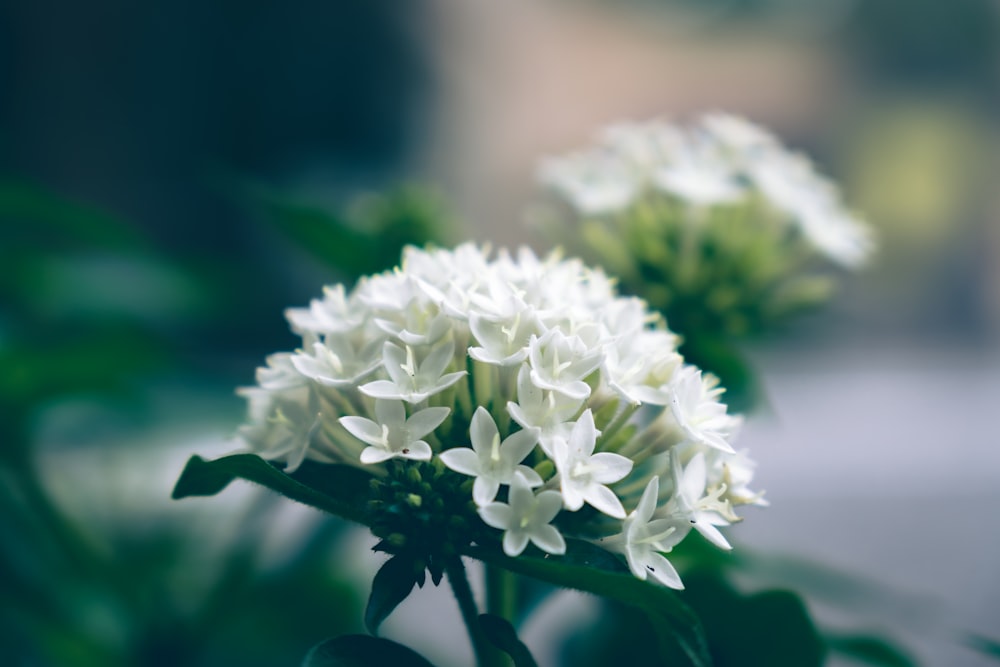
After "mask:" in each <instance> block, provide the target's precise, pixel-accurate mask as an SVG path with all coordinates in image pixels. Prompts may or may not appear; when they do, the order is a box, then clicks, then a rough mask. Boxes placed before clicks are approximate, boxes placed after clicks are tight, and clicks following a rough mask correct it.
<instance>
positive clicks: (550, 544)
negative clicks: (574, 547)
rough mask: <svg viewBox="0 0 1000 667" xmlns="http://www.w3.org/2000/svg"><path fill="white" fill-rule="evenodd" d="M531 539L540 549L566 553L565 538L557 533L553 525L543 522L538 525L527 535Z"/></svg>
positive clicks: (556, 553)
mask: <svg viewBox="0 0 1000 667" xmlns="http://www.w3.org/2000/svg"><path fill="white" fill-rule="evenodd" d="M529 537H530V538H531V541H532V542H534V543H535V546H537V547H538V548H539V549H541V550H542V551H547V552H548V553H550V554H554V555H561V554H564V553H566V540H564V539H563V536H562V535H561V534H560V533H559V531H558V530H557V529H556V527H555V526H552V525H549V524H545V525H544V526H539V527H538V528H536V529H535V530H533V531H532V532H531V534H530V535H529Z"/></svg>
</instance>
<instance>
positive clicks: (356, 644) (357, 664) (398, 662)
mask: <svg viewBox="0 0 1000 667" xmlns="http://www.w3.org/2000/svg"><path fill="white" fill-rule="evenodd" d="M387 665H391V666H392V667H434V666H433V665H432V664H431V663H430V662H428V661H427V659H426V658H424V657H423V656H421V655H420V654H419V653H417V652H416V651H413V650H412V649H409V648H407V647H405V646H403V645H402V644H397V643H396V642H394V641H389V640H388V639H382V638H381V637H369V636H368V635H341V636H340V637H334V638H333V639H327V640H326V641H325V642H322V643H320V644H317V645H316V646H314V647H313V648H312V650H310V651H309V653H308V655H306V659H305V660H304V661H303V662H302V667H386V666H387Z"/></svg>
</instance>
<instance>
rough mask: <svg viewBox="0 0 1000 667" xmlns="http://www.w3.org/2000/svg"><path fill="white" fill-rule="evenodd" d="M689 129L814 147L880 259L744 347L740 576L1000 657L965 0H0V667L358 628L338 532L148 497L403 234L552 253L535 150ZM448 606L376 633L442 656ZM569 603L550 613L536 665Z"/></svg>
mask: <svg viewBox="0 0 1000 667" xmlns="http://www.w3.org/2000/svg"><path fill="white" fill-rule="evenodd" d="M708 110H725V111H731V112H734V113H738V114H741V115H745V116H747V117H749V118H750V119H751V120H754V121H756V122H759V123H761V124H763V125H765V126H767V127H769V128H771V129H772V130H773V131H774V132H775V133H777V134H778V135H779V136H780V137H781V138H782V139H783V140H784V142H785V143H786V144H789V145H791V146H794V147H796V148H799V149H801V150H804V151H806V152H807V153H808V154H810V155H811V156H812V157H813V158H815V160H816V161H817V163H818V164H819V165H820V168H821V170H822V171H823V172H825V173H827V174H829V175H831V176H832V177H833V178H834V179H835V180H837V181H838V182H839V183H841V184H842V186H843V188H844V191H845V196H846V198H847V200H848V201H849V202H851V204H852V205H853V207H855V208H856V209H857V210H859V211H861V212H863V214H864V216H865V217H866V218H867V219H868V220H870V222H871V224H872V225H873V226H874V227H875V228H876V229H877V232H878V236H879V239H880V251H879V254H878V256H877V257H876V259H875V261H874V262H872V265H871V266H870V267H869V268H868V269H866V270H864V271H863V272H861V273H859V274H857V275H850V276H845V279H844V282H843V286H842V289H841V291H840V293H839V295H838V297H837V299H836V300H835V302H834V303H833V304H832V306H831V307H829V308H827V309H825V310H824V311H823V312H822V313H816V314H813V315H810V316H809V317H806V318H803V319H801V320H800V321H799V322H797V323H796V325H795V326H794V327H791V328H790V329H789V330H788V331H785V332H782V334H781V335H780V336H779V337H776V338H773V339H771V340H761V341H759V342H757V343H755V344H754V345H753V346H752V347H751V348H750V349H749V350H748V354H749V355H750V358H751V359H752V361H753V364H754V366H755V367H756V368H757V370H758V371H759V372H760V374H761V377H762V382H763V386H764V388H765V390H766V395H767V402H766V405H765V407H764V408H763V409H762V410H761V411H759V413H758V414H756V415H754V416H753V417H752V418H751V419H750V421H749V424H748V427H747V429H746V432H745V433H744V435H743V437H742V440H741V444H742V445H744V446H746V447H749V448H750V449H751V451H752V452H753V454H754V457H755V458H756V459H758V460H759V463H760V465H759V468H758V480H759V482H758V486H759V487H762V488H765V489H767V493H768V497H769V499H770V500H771V503H772V506H771V507H770V508H768V509H766V510H761V511H754V512H751V513H749V514H750V516H749V517H748V520H747V521H746V522H745V524H743V525H740V526H738V527H736V528H735V529H734V530H733V531H732V535H733V536H734V538H735V540H736V542H737V543H738V545H741V546H742V545H745V546H746V548H747V549H754V550H757V551H758V552H759V553H764V554H774V557H773V559H771V560H770V562H771V563H772V567H771V568H769V569H768V568H764V569H767V570H768V571H767V572H759V573H758V576H757V579H756V580H755V583H756V584H760V582H762V581H763V580H764V579H768V578H769V579H768V581H769V582H770V583H773V584H774V585H779V586H785V587H792V588H796V587H803V588H805V589H808V590H809V591H810V594H811V597H810V604H811V605H812V607H811V608H812V610H813V611H814V613H815V614H816V615H817V617H818V618H821V619H823V620H824V622H826V623H829V624H831V625H832V626H833V627H843V628H845V629H857V628H864V629H869V630H872V631H874V632H878V633H882V634H883V635H885V636H887V637H891V638H892V639H893V640H895V641H898V643H899V645H901V646H903V647H905V648H906V650H907V651H909V652H910V653H911V654H912V655H913V657H915V658H917V659H919V660H921V661H922V663H923V664H928V665H980V664H982V665H987V664H996V661H995V659H993V660H991V659H990V658H988V657H986V656H985V655H984V654H983V652H982V651H976V650H973V649H972V648H970V647H969V643H970V640H969V639H968V638H969V637H970V636H972V635H977V634H979V635H987V636H993V637H997V636H998V635H1000V568H997V565H996V564H997V563H1000V520H998V519H997V514H996V509H995V508H996V507H997V506H998V503H1000V490H998V488H1000V486H998V481H1000V472H998V471H1000V448H998V447H997V435H996V433H997V429H996V427H995V422H996V418H995V411H996V406H997V405H998V404H1000V355H998V346H997V343H998V341H1000V188H998V186H1000V180H998V174H1000V113H998V112H1000V3H998V2H996V1H994V0H949V2H940V1H938V0H687V1H685V0H625V1H617V2H611V1H610V0H608V1H606V2H601V1H599V0H590V1H585V0H572V1H571V0H507V1H506V2H503V3H495V2H492V3H491V2H484V1H481V0H475V1H471V2H470V1H468V0H411V2H407V3H400V2H396V1H394V0H368V1H366V2H358V3H349V2H332V3H331V2H319V1H310V0H293V1H291V2H284V3H276V2H266V1H252V2H244V1H241V2H236V1H234V0H217V1H216V2H207V3H206V2H187V1H184V0H181V1H174V2H165V1H163V2H161V1H159V0H155V1H150V2H144V3H131V2H125V1H123V0H94V1H93V2H89V3H69V2H58V1H57V0H32V1H27V0H22V1H20V2H18V1H11V0H5V1H4V2H0V412H2V418H0V646H2V647H3V649H2V650H3V653H4V654H5V656H6V657H5V659H4V660H3V662H4V663H5V664H12V665H72V666H76V665H176V664H185V665H209V664H245V665H279V664H282V665H285V664H287V665H292V664H297V663H298V661H299V660H300V659H301V657H302V656H303V655H304V654H305V652H306V650H307V649H308V647H309V646H311V645H313V644H315V643H316V642H317V641H319V640H321V639H323V638H325V637H328V636H331V635H335V634H338V633H340V632H346V631H358V630H360V628H361V622H360V621H361V616H360V613H361V612H360V610H361V608H362V607H361V605H362V603H363V600H364V597H365V596H366V595H367V586H368V584H369V582H370V576H371V573H372V571H373V568H374V565H377V563H375V564H374V565H373V564H372V563H371V560H372V559H374V558H375V557H374V556H370V555H369V554H367V553H366V549H367V548H368V547H369V546H370V541H369V542H366V541H365V540H366V538H365V537H364V536H363V535H361V536H358V535H357V534H356V533H354V532H352V531H349V530H347V529H345V528H344V526H343V525H341V524H339V523H337V522H334V521H330V520H328V519H325V518H324V517H321V516H318V515H317V514H316V513H314V512H311V511H308V510H306V509H304V508H299V507H295V506H291V505H290V504H289V503H286V502H284V501H281V500H278V499H275V498H272V497H270V496H268V495H267V494H264V493H259V492H258V491H257V490H255V489H252V488H249V487H246V486H245V485H244V486H239V487H236V486H234V488H231V489H229V490H227V491H226V492H225V493H224V494H222V495H221V496H220V497H218V498H212V499H205V500H204V501H201V500H185V501H183V502H174V501H171V500H170V499H169V492H170V489H171V487H172V484H173V481H174V480H175V479H176V476H177V474H178V473H179V471H180V469H181V467H182V465H183V461H184V460H185V459H186V457H187V456H188V455H189V454H191V453H200V454H203V455H214V454H221V453H224V452H227V451H229V450H230V449H231V448H232V447H233V444H232V443H231V442H229V441H228V440H227V438H228V436H229V435H230V434H231V433H232V432H233V431H234V429H235V427H236V426H237V425H238V424H239V422H240V419H241V417H242V411H243V404H242V401H241V400H239V399H238V398H237V397H236V396H235V395H234V394H233V388H234V387H235V386H238V385H242V384H248V383H251V382H252V378H253V369H254V367H255V366H257V365H258V364H260V363H261V361H262V359H263V357H264V356H265V355H266V354H268V353H270V352H273V351H276V350H282V349H288V348H289V347H290V346H291V345H293V344H294V340H293V338H292V336H291V335H290V334H289V332H288V331H287V328H286V325H285V322H284V320H283V318H282V316H281V313H282V311H283V309H284V308H286V307H288V306H291V305H302V304H305V303H306V302H307V301H308V300H309V299H310V298H312V297H314V296H316V295H317V294H318V292H319V286H320V285H322V284H324V283H329V282H334V281H341V280H344V281H348V282H349V281H352V280H354V278H355V277H356V276H358V275H360V274H363V273H366V272H372V271H376V270H380V269H383V268H387V267H389V266H391V265H392V264H393V263H394V261H395V259H396V258H397V257H398V249H399V247H400V245H401V244H403V243H405V242H409V241H415V242H423V241H427V240H436V241H439V242H455V241H460V240H465V239H474V240H478V241H493V242H494V243H495V244H497V245H511V244H519V243H528V244H531V245H533V246H534V247H536V248H538V249H539V250H544V249H546V245H545V243H544V242H543V241H542V240H541V239H539V238H537V237H534V236H533V235H532V234H531V232H530V230H529V229H527V228H526V226H525V225H524V223H523V219H524V210H525V207H526V205H527V204H528V203H530V201H531V199H532V197H533V196H535V195H536V194H537V191H536V189H535V185H534V182H533V175H534V168H535V164H536V162H537V160H538V159H539V157H541V156H543V155H546V154H552V153H560V152H564V151H567V150H569V149H572V148H573V147H575V146H578V145H582V144H583V143H585V142H587V141H588V140H589V138H590V137H592V136H593V134H594V132H595V131H596V130H598V129H599V128H600V126H602V125H604V124H606V123H610V122H614V121H617V120H628V119H633V120H641V119H645V118H649V117H653V116H667V117H670V118H675V119H678V120H687V119H689V118H691V117H692V116H694V115H696V114H698V113H700V112H703V111H708ZM817 562H818V563H822V564H824V566H826V567H828V568H830V571H831V572H834V573H843V574H844V575H845V576H844V577H843V578H839V577H840V574H837V575H836V576H834V575H831V576H830V577H829V580H824V581H823V582H821V583H817V575H816V573H815V571H812V570H809V567H811V566H804V565H803V563H817ZM428 604H429V605H435V606H436V608H438V609H439V611H440V616H438V618H439V619H440V621H439V622H438V623H436V625H437V626H438V627H437V628H436V629H435V630H434V631H432V632H425V631H424V629H423V628H419V627H418V625H417V624H418V623H419V621H420V620H421V618H426V614H424V615H423V616H421V611H420V610H421V609H426V607H421V605H428ZM450 604H451V603H450V600H448V598H447V595H445V596H444V597H441V596H440V594H439V593H435V592H433V591H428V590H425V591H421V592H420V593H419V594H418V595H416V596H414V597H413V598H411V599H410V600H408V601H407V602H406V603H405V604H404V605H403V607H401V608H400V610H399V612H398V613H397V615H396V616H395V617H394V618H392V619H390V622H389V623H387V625H386V631H387V633H388V634H389V636H395V637H397V638H400V639H401V640H405V641H412V643H413V644H414V646H415V647H417V648H418V649H419V650H421V651H423V652H424V653H426V654H427V655H428V657H432V658H434V659H438V660H440V661H441V664H462V660H463V658H462V657H461V654H459V657H458V658H455V657H454V656H453V657H452V658H451V661H452V662H451V663H448V662H447V660H448V658H447V654H448V653H449V651H450V650H451V647H450V643H456V644H461V642H462V641H463V639H462V638H461V637H458V638H457V639H456V638H455V637H453V636H452V635H455V634H456V633H455V631H454V627H455V626H454V625H452V626H451V627H450V628H449V627H448V624H449V623H450V622H451V621H449V618H451V617H450V616H449V614H451V615H452V617H453V618H454V622H455V623H456V624H457V622H458V621H457V618H458V615H457V611H453V610H451V609H450V607H449V605H450ZM559 604H562V605H563V606H562V607H559ZM587 604H589V602H587V601H586V600H581V599H576V598H574V597H572V596H569V597H568V598H563V601H562V602H561V603H560V602H558V601H557V602H556V603H555V606H554V607H552V609H547V610H540V612H539V614H540V617H539V618H538V619H537V621H538V622H537V623H536V625H535V626H534V629H528V630H526V636H527V637H528V638H529V643H531V644H532V645H533V647H534V648H536V650H538V651H539V656H540V658H541V659H543V660H545V659H546V658H544V657H543V656H545V655H546V653H545V651H546V650H550V648H551V646H553V645H554V643H553V642H552V641H551V638H552V637H553V636H555V635H556V634H558V633H559V632H566V629H565V627H566V625H567V624H569V623H572V622H574V619H580V618H582V619H583V620H581V621H580V622H584V621H585V620H586V618H585V617H586V613H587V612H586V608H587ZM581 609H583V610H584V611H580V610H581ZM570 610H572V613H570ZM543 612H544V613H543ZM574 614H576V616H574ZM580 614H582V616H580ZM560 627H562V628H563V629H562V630H560V629H559V628H560ZM449 637H451V639H449ZM421 642H423V643H422V644H421ZM546 647H549V648H546ZM553 650H554V649H553ZM442 654H443V655H442ZM8 658H9V660H8ZM836 660H837V661H843V662H837V661H832V662H831V664H852V663H850V662H847V659H846V658H843V657H841V658H837V659H836ZM543 664H545V663H544V662H543Z"/></svg>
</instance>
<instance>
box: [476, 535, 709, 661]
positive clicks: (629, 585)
mask: <svg viewBox="0 0 1000 667" xmlns="http://www.w3.org/2000/svg"><path fill="white" fill-rule="evenodd" d="M595 549H597V550H599V548H598V547H595V546H593V545H590V544H588V543H586V542H582V541H580V540H567V555H566V556H564V557H551V556H550V557H547V558H536V557H531V556H528V555H524V554H522V555H521V556H519V557H517V558H509V557H508V556H505V555H504V554H502V553H499V552H495V551H491V550H488V549H483V548H481V547H473V548H470V549H469V550H468V555H469V556H472V557H473V558H478V559H479V560H482V561H484V562H486V563H490V564H492V565H497V566H499V567H502V568H505V569H507V570H510V571H511V572H516V573H518V574H523V575H526V576H529V577H534V578H535V579H540V580H542V581H546V582H548V583H551V584H556V585H557V586H563V587H565V588H573V589H576V590H580V591H585V592H588V593H594V594H595V595H600V596H603V597H606V598H610V599H612V600H617V601H619V602H623V603H625V604H629V605H632V606H634V607H638V608H639V609H641V610H642V611H643V612H645V613H646V614H647V615H648V616H649V617H650V618H651V620H652V621H653V625H654V627H655V629H656V634H657V640H658V642H659V650H660V659H661V661H662V662H664V663H669V664H676V665H683V664H689V665H693V666H694V667H707V666H708V665H711V664H712V659H711V656H710V654H709V650H708V643H707V639H706V636H705V632H704V629H703V628H702V624H701V621H700V620H699V619H698V616H697V615H695V613H694V612H693V611H692V610H691V609H690V608H689V607H688V606H687V605H686V604H685V603H684V602H683V601H682V600H681V599H680V597H678V595H677V594H676V593H674V592H673V591H671V590H669V589H667V588H664V587H662V586H660V585H658V584H655V583H653V582H650V581H640V580H639V579H636V578H635V577H634V576H632V574H630V573H628V572H627V571H624V572H623V571H620V570H622V569H624V568H622V567H621V565H620V564H619V565H618V566H617V569H619V571H613V570H610V569H598V568H599V567H601V564H603V565H607V566H610V564H611V563H612V562H613V561H617V559H615V558H614V557H613V556H610V554H605V557H601V558H598V557H597V555H596V552H595V551H594V550H595ZM600 551H603V550H600ZM681 660H683V662H682V661H681Z"/></svg>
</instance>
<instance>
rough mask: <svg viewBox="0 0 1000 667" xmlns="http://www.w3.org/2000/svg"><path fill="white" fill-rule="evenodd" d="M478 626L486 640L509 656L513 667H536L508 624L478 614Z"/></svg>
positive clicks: (487, 615) (491, 616)
mask: <svg viewBox="0 0 1000 667" xmlns="http://www.w3.org/2000/svg"><path fill="white" fill-rule="evenodd" d="M479 625H480V627H482V629H483V634H484V635H486V639H488V640H489V641H490V643H491V644H493V645H494V646H496V647H497V648H498V649H500V650H501V651H503V652H504V653H506V654H507V655H509V656H510V658H511V660H513V661H514V667H538V663H537V662H535V659H534V658H533V657H532V656H531V651H529V650H528V647H527V646H525V645H524V642H522V641H521V640H520V639H518V638H517V632H516V631H515V630H514V626H513V625H511V624H510V622H509V621H508V620H507V619H505V618H501V617H499V616H494V615H493V614H480V615H479Z"/></svg>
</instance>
